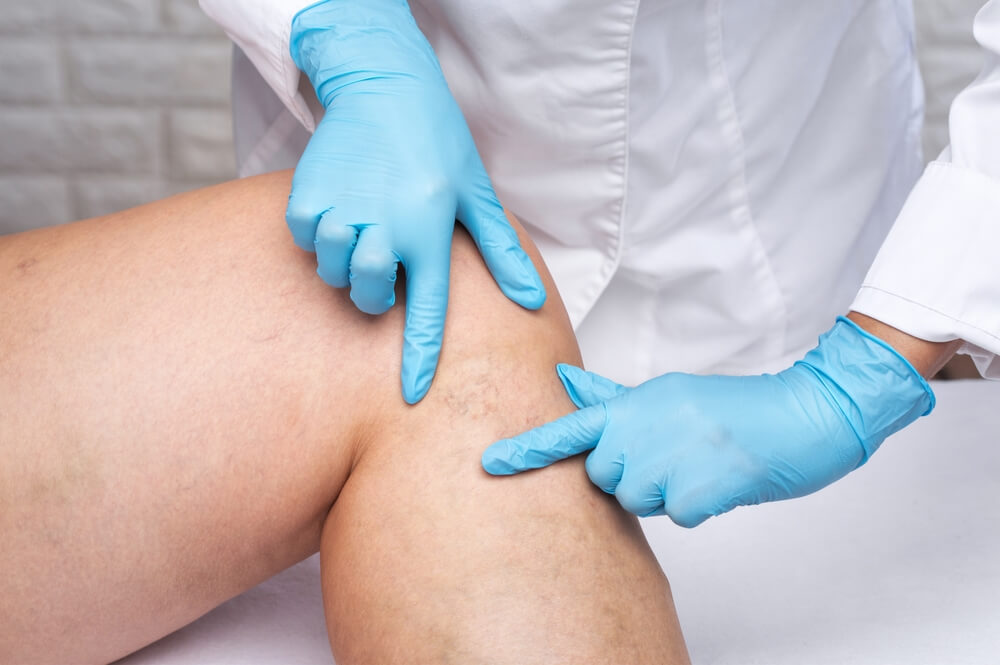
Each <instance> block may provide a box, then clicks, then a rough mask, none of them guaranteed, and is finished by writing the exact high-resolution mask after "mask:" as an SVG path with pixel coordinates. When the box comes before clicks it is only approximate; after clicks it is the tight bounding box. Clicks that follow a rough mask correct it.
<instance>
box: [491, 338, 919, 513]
mask: <svg viewBox="0 0 1000 665" xmlns="http://www.w3.org/2000/svg"><path fill="white" fill-rule="evenodd" d="M558 372H559V376H560V378H561V379H562V382H563V385H564V386H565V387H566V390H567V392H568V393H569V395H570V398H571V399H572V400H573V402H574V403H576V405H577V406H578V407H580V410H579V411H576V412H574V413H572V414H570V415H568V416H565V417H563V418H561V419H559V420H556V421H554V422H551V423H548V424H546V425H543V426H541V427H539V428H537V429H534V430H531V431H529V432H527V433H525V434H521V435H520V436H517V437H514V438H512V439H505V440H502V441H498V442H496V443H494V444H493V445H492V446H490V447H489V448H488V449H487V450H486V451H485V453H484V454H483V467H484V468H485V469H486V471H488V472H489V473H492V474H495V475H506V474H512V473H518V472H520V471H524V470H526V469H535V468H539V467H543V466H547V465H548V464H551V463H552V462H555V461H556V460H560V459H563V458H566V457H569V456H571V455H575V454H577V453H581V452H584V451H587V450H591V449H593V451H592V452H591V453H590V455H589V456H588V457H587V461H586V468H587V474H588V475H589V476H590V479H591V481H593V482H594V483H595V484H596V485H597V486H598V487H600V488H601V489H602V490H604V491H605V492H608V493H609V494H614V495H615V496H616V497H617V498H618V501H619V502H620V503H621V505H622V506H623V507H624V508H625V509H626V510H629V511H631V512H633V513H635V514H637V515H639V516H646V515H662V514H664V513H665V514H667V515H669V516H670V518H671V519H672V520H673V521H674V522H676V523H677V524H679V525H680V526H685V527H693V526H697V525H698V524H700V523H702V522H704V521H705V520H706V519H708V518H709V517H711V516H713V515H720V514H722V513H725V512H728V511H730V510H732V509H733V508H735V507H736V506H744V505H753V504H758V503H763V502H765V501H778V500H780V499H790V498H793V497H798V496H802V495H805V494H809V493H810V492H815V491H816V490H818V489H820V488H821V487H824V486H826V485H828V484H830V483H832V482H834V481H835V480H837V479H839V478H841V477H842V476H844V475H846V474H847V473H849V472H851V471H853V470H854V469H856V468H858V467H859V466H861V465H862V464H864V463H865V461H867V460H868V458H869V457H870V456H871V455H872V453H874V452H875V450H876V449H878V447H879V444H881V443H882V441H883V440H884V439H885V438H886V437H887V436H889V435H890V434H892V433H893V432H896V431H898V430H900V429H902V428H903V427H905V426H906V425H908V424H909V423H911V422H913V421H914V420H916V419H917V418H918V417H920V416H921V415H925V414H927V413H930V411H931V409H933V408H934V394H933V392H932V391H931V389H930V387H929V386H928V385H927V382H926V381H924V379H923V378H922V377H921V376H920V374H918V373H917V371H916V370H915V369H914V368H913V367H912V366H911V365H910V364H909V363H908V362H907V361H906V360H905V359H904V358H903V357H902V356H901V355H899V354H898V353H897V352H896V351H895V350H893V349H892V347H890V346H889V345H888V344H886V343H885V342H883V341H881V340H880V339H878V338H876V337H874V336H872V335H870V334H868V333H867V332H865V331H863V330H862V329H861V328H859V327H858V326H856V325H855V324H854V323H853V322H851V321H849V320H848V319H845V318H841V319H839V320H838V322H837V324H836V325H835V326H834V327H833V328H832V329H831V330H830V331H829V332H827V333H826V334H824V335H823V336H822V337H820V341H819V345H818V346H817V347H816V348H815V349H813V350H812V351H810V352H809V353H808V354H807V355H806V356H805V358H804V359H803V360H801V361H799V362H797V363H795V365H794V366H792V367H791V368H789V369H787V370H785V371H783V372H780V373H779V374H774V375H772V374H765V375H761V376H694V375H689V374H678V373H673V374H665V375H663V376H660V377H657V378H655V379H652V380H650V381H647V382H646V383H643V384H642V385H640V386H638V387H636V388H625V387H623V386H620V385H618V384H616V383H614V382H612V381H609V380H607V379H605V378H602V377H600V376H598V375H596V374H593V373H590V372H585V371H583V370H581V369H578V368H576V367H572V366H569V365H560V366H559V368H558Z"/></svg>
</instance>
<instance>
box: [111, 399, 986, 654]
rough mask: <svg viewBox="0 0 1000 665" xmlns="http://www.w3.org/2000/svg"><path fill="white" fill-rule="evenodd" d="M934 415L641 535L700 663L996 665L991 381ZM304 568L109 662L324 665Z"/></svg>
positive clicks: (941, 402)
mask: <svg viewBox="0 0 1000 665" xmlns="http://www.w3.org/2000/svg"><path fill="white" fill-rule="evenodd" d="M935 390H936V391H937V394H938V408H937V411H936V412H935V413H934V414H933V415H932V416H931V417H929V418H924V419H922V420H921V421H919V422H918V423H916V424H915V425H913V426H912V427H910V428H909V429H907V430H905V431H903V432H901V433H899V434H898V435H896V436H895V437H893V438H892V439H890V440H889V441H887V442H886V443H885V444H884V445H883V446H882V448H881V449H880V450H879V453H878V454H877V455H875V456H874V457H873V458H872V460H871V461H870V462H869V463H868V465H867V466H865V467H864V468H862V469H860V470H859V471H857V472H855V473H853V474H851V475H850V476H848V477H847V478H845V479H844V480H843V481H841V482H840V483H838V484H837V485H835V486H833V487H830V488H828V489H827V490H825V491H823V492H820V493H819V494H815V495H812V496H810V497H805V498H803V499H799V500H797V501H789V502H784V503H778V504H771V505H766V506H759V507H756V508H753V509H749V508H744V509H739V510H737V511H736V512H734V513H731V514H730V515H727V516H724V517H722V518H717V519H714V520H710V521H709V522H707V523H706V524H704V525H703V526H701V527H698V528H697V529H694V530H691V531H687V530H684V529H680V528H678V527H676V526H674V525H673V524H672V523H671V522H670V521H669V520H668V519H666V518H654V519H651V520H646V521H645V522H644V527H645V529H646V533H647V535H648V537H649V539H650V542H651V543H652V545H653V548H654V550H655V551H656V554H657V557H658V558H659V560H660V563H661V564H662V565H663V567H664V569H665V570H666V572H667V574H668V575H669V577H670V580H671V583H672V585H673V590H674V599H675V601H676V603H677V607H678V611H679V613H680V617H681V623H682V625H683V627H684V632H685V635H686V637H687V641H688V645H689V648H690V651H691V655H692V658H693V659H694V662H695V663H698V664H701V665H756V664H761V665H763V664H767V665H786V664H787V665H803V664H807V665H827V664H830V665H833V664H837V665H897V664H899V663H907V664H908V665H943V664H950V665H959V664H970V665H972V664H975V665H981V664H985V663H997V662H1000V446H998V445H997V443H998V436H1000V435H998V433H1000V383H992V382H991V383H987V382H983V381H968V382H955V383H938V384H935ZM318 574H319V568H318V561H317V559H316V558H312V559H308V560H307V561H305V562H303V563H301V564H299V565H298V566H296V567H294V568H292V569H290V570H288V571H286V572H285V573H282V574H281V575H278V576H277V577H275V578H273V579H272V580H270V581H268V582H266V583H265V584H263V585H261V586H259V587H257V588H256V589H253V590H251V591H249V592H247V593H245V594H243V595H242V596H240V597H238V598H235V599H233V600H231V601H230V602H228V603H226V604H225V605H223V606H221V607H219V608H218V609H216V610H215V611H213V612H212V613H210V614H208V615H206V616H205V617H202V618H201V619H200V620H199V621H197V622H195V623H194V624H192V625H190V626H188V627H187V628H184V629H183V630H181V631H179V632H177V633H175V634H173V635H171V636H169V637H167V638H165V639H163V640H161V641H160V642H158V643H156V644H154V645H152V646H150V647H147V648H146V649H144V650H143V651H140V652H139V653H137V654H134V655H132V656H131V657H129V658H127V659H125V660H123V661H121V663H123V664H127V665H235V664H237V663H239V664H240V665H265V664H275V665H277V664H281V665H298V664H301V665H306V664H308V665H319V664H323V665H329V664H330V663H333V659H332V658H331V656H330V655H329V651H328V647H327V642H326V631H325V627H324V623H323V614H322V604H321V601H320V587H319V579H318Z"/></svg>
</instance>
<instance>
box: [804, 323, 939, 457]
mask: <svg viewBox="0 0 1000 665" xmlns="http://www.w3.org/2000/svg"><path fill="white" fill-rule="evenodd" d="M796 366H801V367H803V368H807V369H808V370H809V371H810V372H811V373H812V374H813V375H814V377H815V378H816V379H817V380H818V381H819V383H820V384H821V385H822V386H823V387H824V388H825V390H826V393H827V395H828V396H829V398H830V400H831V401H832V402H833V404H835V405H836V407H837V408H838V409H839V410H840V412H841V413H842V414H843V416H844V417H845V418H846V420H847V422H848V423H849V424H850V426H851V428H852V429H853V430H854V432H855V434H857V436H858V440H859V441H860V443H861V445H862V447H863V448H864V450H865V455H864V457H863V458H862V460H861V463H862V464H863V463H864V462H865V461H866V460H867V459H868V457H870V456H871V455H872V453H874V452H875V451H876V450H877V449H878V447H879V445H881V443H882V441H883V440H885V438H886V437H888V436H889V435H891V434H893V433H895V432H897V431H899V430H901V429H902V428H904V427H906V426H907V425H909V424H910V423H912V422H913V421H914V420H916V419H917V418H919V417H920V416H923V415H927V414H928V413H930V412H931V410H932V409H933V408H934V401H935V400H934V392H933V391H932V390H931V388H930V386H929V385H928V383H927V381H926V380H924V378H923V376H921V374H920V373H919V371H918V370H917V369H916V368H915V367H914V366H913V365H912V364H911V363H910V362H909V360H908V359H907V358H905V357H904V356H902V355H901V354H900V353H899V352H898V351H897V350H896V349H895V348H893V347H892V346H891V345H889V344H888V343H887V342H886V341H885V340H883V339H881V338H878V337H875V336H874V335H872V334H871V333H869V332H868V331H866V330H864V329H862V328H861V327H859V326H858V325H857V324H856V323H854V322H853V321H851V320H850V319H847V318H844V317H841V318H839V319H838V320H837V323H836V324H835V325H834V327H833V328H831V329H830V330H829V331H828V332H826V333H825V334H823V335H822V336H821V337H820V340H819V344H818V345H817V346H816V348H815V349H813V350H812V351H810V352H809V353H808V354H806V356H805V358H804V359H803V360H801V361H800V362H798V363H796Z"/></svg>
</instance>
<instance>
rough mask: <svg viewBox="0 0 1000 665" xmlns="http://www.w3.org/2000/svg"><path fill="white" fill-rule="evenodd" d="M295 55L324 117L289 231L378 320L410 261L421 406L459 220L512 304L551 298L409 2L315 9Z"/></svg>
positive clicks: (299, 31) (294, 43)
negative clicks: (503, 205)
mask: <svg viewBox="0 0 1000 665" xmlns="http://www.w3.org/2000/svg"><path fill="white" fill-rule="evenodd" d="M291 53H292V58H293V59H294V60H295V63H296V65H298V67H299V68H300V69H301V70H302V71H303V72H305V73H306V74H307V75H308V76H309V79H310V81H311V82H312V84H313V86H314V87H315V89H316V94H317V96H318V98H319V100H320V102H321V103H322V104H323V106H324V107H325V108H326V114H325V116H324V118H323V120H322V121H321V122H320V124H319V126H318V127H317V129H316V132H315V134H314V135H313V136H312V138H311V140H310V141H309V145H308V146H307V148H306V150H305V153H304V154H303V155H302V159H301V160H300V162H299V164H298V167H297V168H296V170H295V176H294V179H293V180H292V193H291V196H290V197H289V201H288V211H287V221H288V226H289V228H290V229H291V231H292V235H293V237H294V239H295V242H296V244H298V245H299V247H301V248H302V249H305V250H308V251H315V252H316V258H317V261H318V264H319V269H318V272H319V275H320V276H321V277H322V278H323V280H324V281H325V282H327V283H328V284H330V285H331V286H334V287H340V288H345V287H347V286H350V288H351V300H353V302H354V303H355V305H357V307H358V308H359V309H360V310H362V311H363V312H366V313H368V314H381V313H383V312H385V311H386V310H388V309H389V308H390V307H392V305H393V303H394V302H395V281H396V270H397V264H399V263H402V265H403V267H404V269H405V271H406V329H405V332H404V341H403V368H402V383H403V396H404V398H405V399H406V401H407V402H410V403H411V404H412V403H415V402H417V401H419V400H420V399H422V398H423V396H424V395H425V394H426V393H427V390H428V388H429V387H430V383H431V379H432V378H433V376H434V372H435V369H436V367H437V360H438V355H439V353H440V350H441V338H442V334H443V330H444V320H445V311H446V309H447V307H448V279H449V268H450V263H451V238H452V233H453V231H454V227H455V222H456V218H457V221H459V222H461V223H462V225H463V226H465V228H466V229H467V230H468V231H469V234H470V235H471V236H472V238H473V239H474V240H475V242H476V245H477V246H478V247H479V251H480V252H481V253H482V255H483V259H484V260H485V262H486V265H487V267H488V268H489V270H490V272H491V273H492V274H493V277H494V278H495V279H496V282H497V284H498V285H499V286H500V289H501V290H502V291H503V292H504V293H505V294H506V295H507V297H509V298H510V299H511V300H513V301H514V302H516V303H518V304H520V305H522V306H523V307H526V308H529V309H537V308H538V307H540V306H541V305H542V304H543V302H544V301H545V287H544V286H543V285H542V281H541V279H540V278H539V276H538V273H537V272H536V271H535V268H534V266H533V265H532V263H531V260H530V259H529V258H528V256H527V255H526V254H525V253H524V251H523V250H522V249H521V245H520V243H519V241H518V239H517V234H516V232H515V231H514V229H513V228H512V227H511V225H510V223H509V222H508V221H507V218H506V217H505V216H504V212H503V209H502V208H501V206H500V203H499V201H498V200H497V197H496V194H495V193H494V191H493V185H492V184H491V183H490V179H489V177H488V176H487V175H486V171H485V169H484V168H483V164H482V161H481V160H480V157H479V153H478V152H477V151H476V146H475V144H474V143H473V140H472V135H471V133H470V132H469V128H468V126H467V125H466V122H465V118H464V117H463V116H462V112H461V110H460V109H459V107H458V104H457V103H456V102H455V100H454V98H453V97H452V95H451V92H450V91H449V90H448V85H447V83H446V82H445V79H444V75H443V74H442V72H441V68H440V66H439V64H438V61H437V58H436V56H435V55H434V52H433V50H432V49H431V46H430V44H429V43H428V42H427V40H426V39H425V38H424V36H423V34H422V33H421V32H420V29H419V28H418V27H417V24H416V22H415V21H414V19H413V16H412V15H411V14H410V10H409V7H408V5H407V3H406V0H364V1H358V0H327V1H326V2H319V3H317V4H314V5H312V6H310V7H308V8H306V9H304V10H303V11H302V12H300V13H299V14H298V15H297V16H296V17H295V19H294V20H293V22H292V31H291Z"/></svg>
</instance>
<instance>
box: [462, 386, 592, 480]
mask: <svg viewBox="0 0 1000 665" xmlns="http://www.w3.org/2000/svg"><path fill="white" fill-rule="evenodd" d="M606 423H607V411H606V410H605V408H604V405H603V404H598V405H597V406H590V407H587V408H586V409H580V410H579V411H575V412H574V413H571V414H569V415H568V416H563V417H562V418H560V419H558V420H554V421H552V422H550V423H546V424H545V425H542V426H541V427H536V428H535V429H533V430H529V431H527V432H525V433H524V434H521V435H518V436H515V437H513V438H511V439H501V440H500V441H497V442H496V443H494V444H493V445H491V446H490V447H489V448H487V449H486V450H485V452H483V459H482V462H483V468H484V469H486V471H487V472H488V473H491V474H493V475H495V476H509V475H511V474H514V473H520V472H521V471H527V470H528V469H539V468H541V467H544V466H548V465H550V464H552V463H553V462H558V461H559V460H561V459H566V458H567V457H572V456H573V455H577V454H579V453H582V452H586V451H588V450H591V449H592V448H594V447H595V446H597V443H598V442H599V441H600V440H601V435H602V434H604V427H605V425H606Z"/></svg>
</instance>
